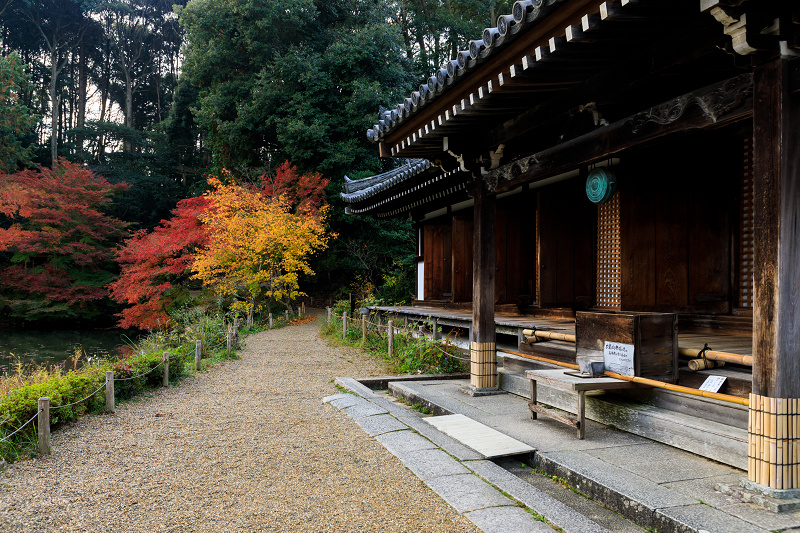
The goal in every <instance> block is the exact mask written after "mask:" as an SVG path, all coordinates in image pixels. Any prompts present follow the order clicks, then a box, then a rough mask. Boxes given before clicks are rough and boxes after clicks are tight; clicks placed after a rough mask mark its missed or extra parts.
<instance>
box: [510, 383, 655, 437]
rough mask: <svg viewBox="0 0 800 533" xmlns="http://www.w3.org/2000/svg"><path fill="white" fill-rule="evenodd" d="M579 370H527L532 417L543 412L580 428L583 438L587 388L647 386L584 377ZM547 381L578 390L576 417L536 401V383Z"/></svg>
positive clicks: (534, 417) (567, 388)
mask: <svg viewBox="0 0 800 533" xmlns="http://www.w3.org/2000/svg"><path fill="white" fill-rule="evenodd" d="M576 374H579V372H578V371H577V370H563V369H555V370H526V371H525V377H527V378H528V379H529V380H530V382H531V401H530V403H528V407H530V410H531V419H532V420H536V415H537V413H538V414H542V415H545V416H548V417H550V418H552V419H554V420H558V421H559V422H561V423H563V424H567V425H570V426H572V427H574V428H577V430H578V438H579V439H583V438H584V435H585V426H586V423H585V422H586V419H585V417H584V410H585V406H586V404H585V398H584V395H585V394H586V391H587V390H611V389H635V388H641V387H646V385H641V384H639V383H632V382H630V381H625V380H622V379H614V378H606V377H602V378H590V377H582V376H580V375H576ZM540 381H541V382H542V383H546V384H548V385H551V386H553V387H558V388H560V389H566V390H571V391H576V392H577V393H578V409H577V411H576V415H577V417H576V418H572V417H570V416H566V415H564V414H562V413H561V412H559V411H556V410H554V409H548V408H546V407H542V406H541V405H538V404H537V403H536V384H537V382H540Z"/></svg>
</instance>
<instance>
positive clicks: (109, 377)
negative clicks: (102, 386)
mask: <svg viewBox="0 0 800 533" xmlns="http://www.w3.org/2000/svg"><path fill="white" fill-rule="evenodd" d="M115 411H116V410H115V409H114V371H113V370H108V371H106V412H107V413H113V412H115Z"/></svg>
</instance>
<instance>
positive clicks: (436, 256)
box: [423, 224, 452, 300]
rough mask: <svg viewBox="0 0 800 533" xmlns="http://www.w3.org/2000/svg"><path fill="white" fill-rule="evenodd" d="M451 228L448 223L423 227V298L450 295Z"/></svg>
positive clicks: (439, 297) (440, 298) (438, 297)
mask: <svg viewBox="0 0 800 533" xmlns="http://www.w3.org/2000/svg"><path fill="white" fill-rule="evenodd" d="M451 234H452V229H451V227H450V225H440V224H436V225H428V226H425V229H424V238H423V243H424V244H423V249H424V252H423V258H424V262H425V299H426V300H442V299H444V298H449V297H450V295H451V292H450V291H451V284H452V266H451V257H452V241H451V236H452V235H451Z"/></svg>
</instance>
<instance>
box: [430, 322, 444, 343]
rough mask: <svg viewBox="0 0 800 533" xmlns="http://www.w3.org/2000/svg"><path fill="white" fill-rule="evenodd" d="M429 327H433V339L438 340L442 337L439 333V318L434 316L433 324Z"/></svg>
mask: <svg viewBox="0 0 800 533" xmlns="http://www.w3.org/2000/svg"><path fill="white" fill-rule="evenodd" d="M431 327H432V328H433V340H435V341H438V340H439V339H441V338H442V336H441V335H440V334H439V319H438V318H436V317H434V319H433V324H432V326H431Z"/></svg>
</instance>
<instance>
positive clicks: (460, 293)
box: [453, 216, 472, 302]
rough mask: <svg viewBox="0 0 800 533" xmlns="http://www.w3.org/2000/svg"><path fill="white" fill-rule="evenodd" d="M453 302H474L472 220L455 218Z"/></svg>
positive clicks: (460, 217)
mask: <svg viewBox="0 0 800 533" xmlns="http://www.w3.org/2000/svg"><path fill="white" fill-rule="evenodd" d="M453 301H454V302H471V301H472V219H471V218H469V217H464V216H455V217H453Z"/></svg>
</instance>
